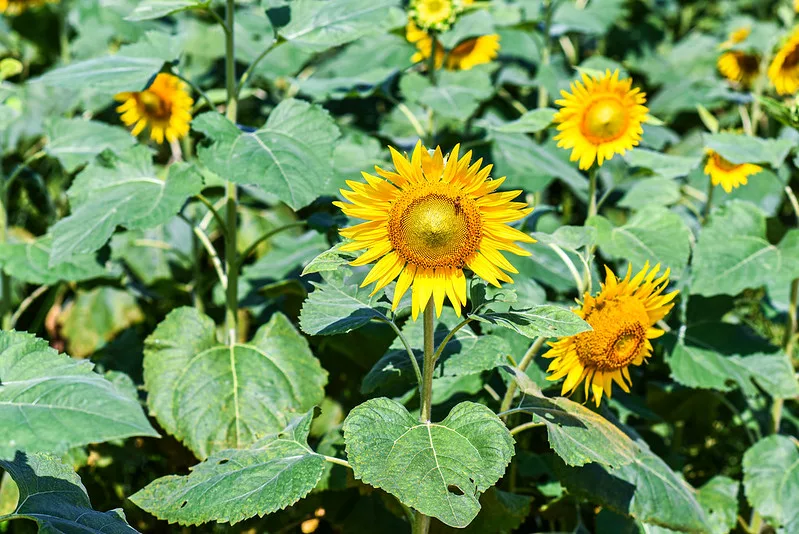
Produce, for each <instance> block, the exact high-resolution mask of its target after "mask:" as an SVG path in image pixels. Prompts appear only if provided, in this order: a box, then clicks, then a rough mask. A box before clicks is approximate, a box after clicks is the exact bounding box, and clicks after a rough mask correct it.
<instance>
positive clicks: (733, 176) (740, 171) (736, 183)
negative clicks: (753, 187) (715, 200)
mask: <svg viewBox="0 0 799 534" xmlns="http://www.w3.org/2000/svg"><path fill="white" fill-rule="evenodd" d="M762 170H763V168H762V167H761V166H759V165H755V164H753V163H730V162H729V161H727V160H726V159H724V158H722V157H721V156H720V155H719V154H717V153H716V152H714V151H713V150H708V151H707V163H706V164H705V174H707V175H708V176H710V181H711V183H712V184H713V185H719V184H721V187H723V188H724V191H726V192H727V193H730V192H732V190H733V189H735V188H737V187H740V186H742V185H746V183H747V178H748V177H749V176H752V175H753V174H757V173H759V172H760V171H762Z"/></svg>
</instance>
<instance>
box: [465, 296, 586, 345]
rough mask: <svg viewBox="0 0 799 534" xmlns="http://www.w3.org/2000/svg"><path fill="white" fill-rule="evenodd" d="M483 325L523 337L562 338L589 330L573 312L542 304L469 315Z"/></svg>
mask: <svg viewBox="0 0 799 534" xmlns="http://www.w3.org/2000/svg"><path fill="white" fill-rule="evenodd" d="M469 317H471V318H472V319H475V320H477V321H480V322H483V323H490V324H493V325H498V326H502V327H504V328H509V329H511V330H513V331H515V332H517V333H519V334H521V335H523V336H527V337H529V338H536V337H538V336H547V337H564V336H573V335H575V334H579V333H580V332H585V331H586V330H590V329H591V327H590V326H589V325H588V323H586V322H585V321H583V320H582V319H580V317H579V316H578V315H577V314H576V313H574V312H573V311H571V310H569V309H567V308H562V307H560V306H552V305H550V304H542V305H539V306H532V307H530V308H525V309H520V310H514V309H513V308H511V309H510V311H507V312H493V311H490V310H488V311H484V312H482V311H481V312H480V313H478V314H476V315H469Z"/></svg>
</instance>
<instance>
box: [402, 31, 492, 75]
mask: <svg viewBox="0 0 799 534" xmlns="http://www.w3.org/2000/svg"><path fill="white" fill-rule="evenodd" d="M405 38H406V39H407V40H408V42H410V43H413V44H414V45H416V53H415V54H414V55H413V56H411V61H413V62H415V63H419V62H421V61H425V60H426V59H427V58H429V57H430V50H431V49H432V48H433V38H432V37H430V34H429V33H427V32H426V31H424V30H421V29H419V27H418V26H417V25H416V24H415V23H414V22H413V20H409V21H408V25H407V26H406V28H405ZM498 52H499V35H496V34H492V35H483V36H480V37H475V38H472V39H467V40H465V41H463V42H462V43H460V44H459V45H457V46H456V47H455V48H453V49H452V50H451V51H450V52H449V54H447V53H446V51H445V50H444V47H443V46H441V43H439V42H436V68H437V69H440V68H441V67H442V66H444V64H445V61H444V58H445V57H446V67H447V69H449V70H469V69H471V68H472V67H474V66H476V65H482V64H483V63H490V62H491V61H492V60H494V59H496V57H497V53H498Z"/></svg>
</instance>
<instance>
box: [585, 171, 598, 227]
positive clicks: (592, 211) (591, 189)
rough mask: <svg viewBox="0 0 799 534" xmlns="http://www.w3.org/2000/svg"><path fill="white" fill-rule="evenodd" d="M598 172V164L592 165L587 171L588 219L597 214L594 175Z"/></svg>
mask: <svg viewBox="0 0 799 534" xmlns="http://www.w3.org/2000/svg"><path fill="white" fill-rule="evenodd" d="M598 172H599V166H598V165H592V166H591V169H590V170H589V171H588V217H587V219H590V218H591V217H593V216H594V215H596V214H597V204H596V176H597V174H598Z"/></svg>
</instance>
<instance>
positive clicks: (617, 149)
mask: <svg viewBox="0 0 799 534" xmlns="http://www.w3.org/2000/svg"><path fill="white" fill-rule="evenodd" d="M631 86H632V80H631V79H630V78H627V79H626V80H621V81H620V80H619V71H618V70H617V71H615V72H613V74H611V73H610V71H609V70H608V71H605V75H604V76H602V77H601V78H589V77H588V76H587V75H585V74H583V80H582V83H581V82H579V81H576V82H572V84H571V93H568V92H566V91H561V95H562V96H563V99H562V100H557V101H556V102H555V103H556V104H558V105H559V106H561V108H560V111H558V112H557V113H556V114H555V118H554V121H555V122H556V123H558V130H560V133H559V134H558V135H557V136H555V140H556V141H558V146H559V147H561V148H566V149H572V153H571V157H570V158H569V159H570V160H571V161H577V160H580V168H581V169H588V168H589V167H591V165H593V163H594V160H596V162H597V164H598V165H602V163H603V162H604V161H605V160H609V159H610V158H612V157H613V155H614V154H623V153H624V152H625V151H626V150H629V149H631V148H632V147H634V146H636V145H637V144H638V142H639V141H640V140H641V135H642V134H643V133H644V130H643V128H642V127H641V123H642V122H643V121H644V120H645V119H646V114H647V112H648V111H649V110H648V109H647V108H646V106H644V103H646V98H645V96H646V95H645V94H644V93H642V92H641V90H640V89H638V88H637V87H636V88H635V89H632V88H631Z"/></svg>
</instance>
